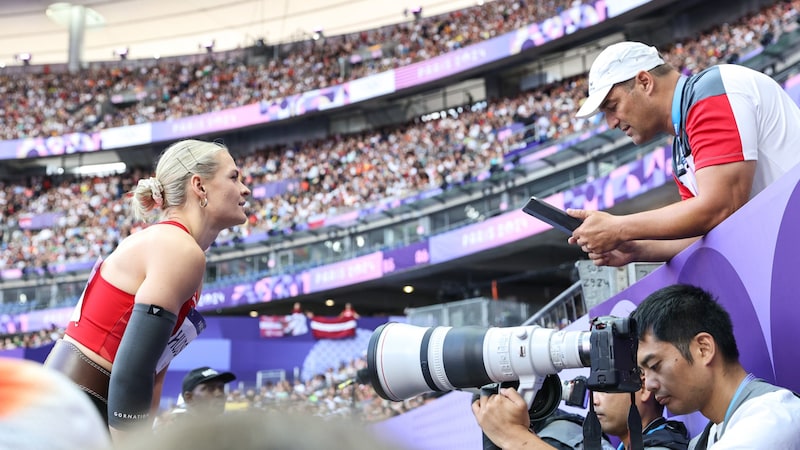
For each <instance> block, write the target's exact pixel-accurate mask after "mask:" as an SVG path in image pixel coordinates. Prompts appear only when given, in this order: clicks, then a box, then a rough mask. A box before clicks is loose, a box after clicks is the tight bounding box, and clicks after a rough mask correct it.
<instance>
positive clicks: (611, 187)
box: [564, 146, 672, 209]
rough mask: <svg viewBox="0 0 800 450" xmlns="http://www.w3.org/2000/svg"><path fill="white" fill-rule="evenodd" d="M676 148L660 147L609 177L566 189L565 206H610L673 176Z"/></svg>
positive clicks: (596, 207) (589, 207)
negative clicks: (673, 152)
mask: <svg viewBox="0 0 800 450" xmlns="http://www.w3.org/2000/svg"><path fill="white" fill-rule="evenodd" d="M671 155H672V148H671V147H667V146H663V147H658V148H656V149H655V150H653V151H652V152H650V153H648V154H647V155H645V156H644V157H642V158H641V159H639V160H636V161H634V162H631V163H629V164H625V165H624V166H620V167H618V168H616V169H614V170H613V171H612V172H611V173H610V174H608V175H607V176H605V177H602V178H598V179H596V180H594V181H592V182H589V183H585V184H581V185H579V186H575V187H573V188H571V189H568V190H566V191H564V207H565V208H577V209H609V208H611V207H613V206H614V205H616V204H617V203H620V202H622V201H625V200H629V199H631V198H633V197H636V196H637V195H639V194H643V193H644V192H646V191H648V190H650V189H653V188H656V187H659V186H662V185H664V183H667V182H669V181H671V180H672V159H671Z"/></svg>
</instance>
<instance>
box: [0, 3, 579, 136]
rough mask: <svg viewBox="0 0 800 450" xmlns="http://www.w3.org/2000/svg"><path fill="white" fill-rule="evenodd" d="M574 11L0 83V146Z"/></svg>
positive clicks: (496, 12) (459, 14)
mask: <svg viewBox="0 0 800 450" xmlns="http://www.w3.org/2000/svg"><path fill="white" fill-rule="evenodd" d="M580 3H581V1H580V0H553V1H550V2H545V3H544V4H541V3H539V2H536V3H534V2H520V1H518V0H496V1H491V2H486V3H483V4H481V5H480V6H474V7H471V8H468V9H464V10H458V11H453V12H450V13H447V14H442V15H438V16H434V17H422V16H420V18H419V19H416V20H413V18H412V20H409V21H408V22H403V23H398V24H395V25H391V26H386V27H381V28H377V29H372V30H364V31H361V32H357V33H351V34H345V35H339V36H330V37H323V38H322V39H319V40H314V39H303V40H301V41H297V42H292V43H287V44H281V45H279V52H278V54H279V55H277V56H272V57H271V58H270V59H269V60H267V61H264V62H262V63H257V64H247V63H246V62H245V60H244V59H243V57H241V56H235V57H232V58H230V59H225V58H224V57H221V58H215V57H214V56H213V55H211V56H209V57H208V58H207V59H206V60H205V61H202V62H197V63H190V64H186V63H185V62H183V61H180V60H179V61H175V60H174V59H172V60H170V61H166V60H164V61H152V62H149V63H144V64H143V63H142V62H139V63H135V62H133V61H130V62H128V63H127V64H123V63H120V64H119V65H117V66H111V67H106V66H99V67H96V68H91V69H86V73H83V74H81V76H75V75H74V74H70V73H65V72H60V73H55V72H53V71H51V70H43V71H41V72H33V73H29V74H25V76H19V75H17V74H10V75H4V74H0V92H2V94H3V97H4V100H3V101H2V104H3V108H2V109H3V110H4V113H3V114H2V115H0V130H2V134H0V138H1V139H17V138H26V137H42V136H50V135H53V134H55V135H62V134H65V133H70V132H76V131H80V132H88V131H96V130H100V129H104V128H110V127H120V126H127V125H133V124H137V123H146V122H154V121H165V120H171V119H177V118H181V117H187V116H192V115H197V114H202V113H207V112H211V111H219V110H223V109H227V108H233V107H237V106H242V105H246V104H250V103H255V102H259V101H262V100H273V99H278V98H283V97H286V96H288V95H292V94H299V93H303V92H307V91H310V90H313V89H318V88H323V87H327V86H331V85H336V84H341V83H343V82H346V81H348V80H352V79H356V78H360V77H364V76H367V75H371V74H375V73H378V72H382V71H385V70H388V69H392V68H397V67H402V66H405V65H409V64H412V63H415V62H418V61H422V60H425V59H429V58H431V57H434V56H437V55H440V54H442V53H445V52H448V51H452V50H455V49H458V48H462V47H465V46H468V45H470V44H474V43H476V42H480V41H483V40H486V39H490V38H492V37H495V36H497V35H499V34H503V33H506V32H509V31H512V30H515V29H517V28H520V27H522V26H524V25H526V24H529V23H531V22H539V21H541V20H544V19H546V18H549V17H553V16H555V15H557V14H558V13H560V12H561V11H563V10H564V9H565V8H568V7H570V6H574V5H578V4H580ZM362 54H364V55H369V56H365V57H361V56H360V55H362ZM124 94H130V95H133V96H134V97H135V98H138V99H139V101H138V102H135V104H134V105H132V106H131V105H128V104H124V105H123V104H119V103H117V102H113V101H112V99H113V98H114V97H115V96H119V95H124ZM115 105H117V106H119V107H117V106H115Z"/></svg>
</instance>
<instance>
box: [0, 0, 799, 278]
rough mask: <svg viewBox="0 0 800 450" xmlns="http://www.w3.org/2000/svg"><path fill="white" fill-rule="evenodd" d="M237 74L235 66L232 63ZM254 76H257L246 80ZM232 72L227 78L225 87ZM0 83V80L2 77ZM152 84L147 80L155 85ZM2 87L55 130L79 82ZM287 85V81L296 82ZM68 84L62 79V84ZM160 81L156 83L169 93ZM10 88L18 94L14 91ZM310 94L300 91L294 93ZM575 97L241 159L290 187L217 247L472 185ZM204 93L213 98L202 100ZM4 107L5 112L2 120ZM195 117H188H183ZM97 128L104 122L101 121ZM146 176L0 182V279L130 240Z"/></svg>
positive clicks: (695, 54)
mask: <svg viewBox="0 0 800 450" xmlns="http://www.w3.org/2000/svg"><path fill="white" fill-rule="evenodd" d="M566 4H567V3H563V4H561V6H556V4H555V3H553V5H552V8H555V9H554V10H558V8H559V7H563V6H564V5H566ZM501 5H510V6H507V7H506V8H507V9H508V10H509V11H517V12H515V13H514V14H513V15H510V16H509V17H513V18H514V23H515V24H517V23H519V24H521V23H526V22H530V20H531V19H530V17H533V16H528V15H522V14H523V13H522V12H518V11H519V10H520V9H521V10H524V11H528V10H531V8H530V7H520V6H519V5H517V7H514V6H513V5H515V3H507V2H503V1H498V2H490V3H487V4H486V5H484V6H483V7H481V8H492V9H486V10H484V9H480V11H482V13H481V14H488V15H495V14H498V13H497V10H496V8H500V7H501ZM490 11H491V12H490ZM798 11H800V0H792V1H780V2H777V3H775V4H774V5H772V6H770V7H766V8H764V9H763V10H762V11H761V12H759V13H758V14H751V15H748V16H746V17H743V18H742V19H741V20H740V21H738V22H737V23H735V24H723V25H719V26H717V27H715V28H713V29H712V30H710V31H708V32H706V33H704V34H702V35H700V36H699V37H697V38H695V39H690V40H686V41H683V42H679V43H676V44H675V45H673V46H672V48H669V49H664V52H665V57H666V59H667V61H668V62H670V63H671V64H673V65H674V66H676V67H679V68H681V69H682V70H684V71H685V72H695V71H698V70H700V69H702V68H704V67H707V66H710V65H713V64H716V63H720V62H726V61H737V60H738V58H740V57H742V56H743V55H746V54H748V53H749V52H751V51H752V50H754V49H758V48H761V47H762V46H764V45H767V44H769V43H770V42H773V41H774V40H775V39H777V38H778V37H779V36H780V34H781V33H783V32H786V31H790V30H794V29H795V28H796V27H797V19H798ZM526 14H527V13H526ZM530 14H533V13H532V12H531V13H530ZM450 16H452V17H461V18H462V19H463V20H467V21H469V20H471V19H470V18H469V17H466V16H471V14H466V13H464V12H463V11H462V12H457V13H452V14H451V15H450ZM450 16H448V17H450ZM499 17H502V14H500V16H499ZM430 20H434V19H433V18H432V19H430ZM453 20H455V19H453ZM423 22H424V21H421V22H419V23H423ZM398 26H399V27H404V26H409V25H408V24H406V25H398ZM415 26H417V25H415ZM365 33H366V36H367V37H365V38H364V39H366V40H367V41H369V40H370V39H377V37H375V36H383V35H387V34H386V33H388V32H381V33H378V32H375V33H371V32H365ZM435 36H441V34H437V33H434V34H432V35H431V36H430V37H429V39H431V43H430V44H426V46H425V47H426V48H427V47H431V46H433V45H434V43H436V42H439V43H441V41H442V39H441V38H435ZM342 39H344V38H342ZM437 39H438V40H437ZM326 42H327V41H326ZM459 42H462V44H466V43H468V42H473V41H472V40H468V39H462V40H461V41H459ZM449 47H453V46H452V45H444V48H449ZM428 56H430V55H428ZM409 58H410V57H409ZM412 59H413V58H412ZM295 63H296V64H288V65H281V67H284V66H285V67H289V68H291V67H300V66H302V65H303V63H302V60H298V61H295ZM393 64H394V63H393ZM396 64H399V62H398V63H396ZM220 67H223V66H220ZM236 67H239V68H242V66H241V65H240V64H239V65H237V66H236ZM242 69H243V70H246V71H247V70H250V69H253V70H255V68H249V69H248V68H246V67H244V68H242ZM114 70H117V71H119V74H118V75H119V76H120V77H123V78H124V77H125V76H127V75H123V72H122V71H123V69H114ZM154 70H156V72H159V71H160V69H154ZM170 70H173V71H177V72H180V73H181V74H182V75H180V76H178V78H177V79H178V80H184V81H186V80H189V79H190V78H191V76H192V74H191V72H192V70H194V69H193V68H191V67H188V66H187V67H182V68H178V67H177V66H176V67H175V68H173V69H170ZM170 70H167V72H169V71H170ZM208 70H209V73H211V72H215V71H217V70H221V71H222V72H220V73H219V74H218V75H223V73H224V71H225V70H226V69H224V67H223V68H222V69H219V68H216V67H211V66H209V68H208ZM235 70H238V69H235ZM256 72H258V70H255V71H254V72H253V73H256ZM230 75H231V73H230V72H228V73H227V74H225V75H224V76H223V78H225V77H229V76H230ZM215 76H216V75H215ZM2 77H6V75H0V78H2ZM43 77H44V78H43ZM48 77H50V78H48ZM53 77H55V78H53ZM59 77H64V78H63V80H62V81H63V82H64V83H66V84H63V86H62V84H61V83H62V81H54V80H57V79H60V78H59ZM159 77H160V75H159V76H156V77H155V78H154V79H155V80H159V79H160V78H159ZM10 78H12V77H10V76H9V79H6V80H3V83H0V86H2V87H0V89H4V90H6V92H5V93H6V94H8V95H7V96H4V100H2V102H3V104H4V105H5V106H4V107H3V108H2V109H4V110H5V114H3V115H2V118H0V120H13V119H12V118H13V117H14V116H18V117H19V118H21V120H23V121H28V120H33V119H31V118H36V119H35V120H34V121H35V122H37V123H39V124H40V125H42V126H43V125H44V124H46V123H55V122H58V123H60V124H62V126H69V120H68V119H66V118H65V117H60V116H59V114H60V113H59V114H55V116H53V117H56V116H59V118H57V119H53V118H50V119H47V118H45V117H44V116H46V115H47V114H46V113H45V111H50V112H53V111H58V110H59V109H63V107H64V105H66V104H67V103H69V102H71V101H72V100H68V99H67V98H66V97H69V96H65V95H64V93H65V92H70V93H78V92H82V91H81V89H80V88H77V87H76V86H74V85H71V84H70V83H77V82H78V81H77V80H78V78H77V77H67V76H66V75H63V74H61V75H57V74H50V75H43V74H29V75H28V76H27V77H24V78H19V76H16V78H14V79H10ZM212 78H213V77H212ZM234 78H235V77H234ZM290 78H297V77H296V74H295V75H294V76H293V77H290ZM68 79H71V80H72V81H64V80H68ZM44 80H46V81H44ZM80 80H84V81H85V82H87V83H96V84H97V85H99V84H104V86H102V88H101V87H97V86H94V88H96V90H95V91H91V93H89V94H81V95H95V94H97V93H98V92H100V91H101V90H103V91H108V90H109V89H111V90H113V89H115V88H112V86H113V85H112V84H109V82H108V80H104V79H103V78H102V77H95V76H94V75H92V76H89V77H81V78H80ZM90 80H91V81H90ZM161 81H163V80H161ZM161 81H156V82H155V84H163V85H165V86H167V85H170V84H171V82H166V81H165V82H163V83H162V82H161ZM179 82H180V81H179ZM186 82H187V83H188V84H192V83H194V82H189V81H186ZM131 83H133V84H135V83H134V82H132V81H131V82H125V83H123V84H126V85H127V84H131ZM13 86H16V88H13V89H12V88H11V87H13ZM59 86H62V87H59ZM226 86H227V87H228V88H234V87H235V89H236V92H234V91H230V95H228V94H225V95H221V96H220V97H226V98H228V97H231V98H232V97H236V98H243V97H247V96H248V95H251V93H252V91H254V89H253V85H251V84H248V83H240V82H233V83H229V84H227V85H226ZM310 86H311V85H308V86H304V87H303V89H308V88H310ZM196 87H198V89H199V91H202V92H217V91H215V90H214V89H215V87H214V83H213V82H212V83H211V85H209V86H205V84H203V83H200V84H196ZM59 92H60V93H59ZM187 92H188V91H187ZM585 92H586V79H585V77H584V76H579V77H575V78H570V79H566V80H560V81H557V82H555V83H552V84H549V85H546V86H540V87H538V88H535V89H533V90H531V91H527V92H522V93H520V94H519V95H517V96H515V97H513V98H504V99H491V100H489V101H487V102H479V103H476V104H472V105H464V107H463V108H461V109H460V111H453V112H451V114H449V115H448V116H446V117H443V118H439V119H437V120H429V121H422V120H415V121H414V122H412V123H408V124H405V125H402V126H398V127H395V128H393V129H389V130H371V131H365V132H362V133H359V134H355V135H347V136H331V137H329V138H325V139H321V140H314V141H307V142H302V143H299V144H294V145H278V146H274V147H270V148H264V149H262V150H260V151H257V152H255V153H254V154H251V155H241V156H240V158H239V161H237V163H238V164H239V165H240V167H242V168H243V174H244V176H245V182H246V184H248V185H250V186H254V185H258V184H262V183H271V182H278V181H285V180H296V181H297V182H298V183H297V188H296V189H291V190H288V191H287V192H285V193H283V194H281V195H276V196H273V197H268V198H260V199H251V204H250V219H249V221H248V223H246V224H245V225H243V226H241V227H238V228H237V229H235V230H234V231H233V232H229V233H222V234H220V239H219V240H218V243H220V244H222V245H224V244H225V243H226V242H235V241H236V240H237V239H240V238H242V237H245V236H248V235H250V234H252V233H263V232H267V233H282V232H284V231H286V230H292V229H293V228H295V227H297V226H298V225H299V224H305V223H307V222H308V221H309V220H313V219H314V218H315V217H318V216H320V215H327V216H334V215H336V214H337V213H343V212H347V211H350V210H355V209H360V208H364V207H367V206H370V205H372V204H374V203H375V202H377V201H379V200H381V199H385V198H402V197H406V196H409V195H412V194H414V193H418V192H420V191H424V190H426V189H431V188H447V187H450V186H455V185H458V184H460V183H467V182H470V181H472V180H474V179H476V177H478V176H479V175H481V174H485V173H487V172H491V171H492V170H495V169H497V168H498V167H501V166H502V163H503V161H504V159H505V158H506V157H507V156H508V153H509V152H510V151H512V150H514V149H516V148H519V147H520V146H521V145H525V144H526V142H528V143H529V142H534V143H535V142H545V141H548V140H552V139H556V138H558V137H560V136H564V135H568V134H570V133H573V132H576V131H581V130H584V129H586V128H588V127H592V126H594V125H595V123H594V122H586V121H584V120H582V119H576V118H575V117H574V112H575V110H576V108H577V107H578V106H579V101H580V100H581V99H582V98H583V97H584V95H585ZM23 93H24V94H23ZM19 95H23V98H17V97H18V96H19ZM214 96H216V94H212V97H214ZM62 97H64V98H62ZM54 98H57V99H60V100H58V101H57V103H58V102H60V103H59V104H60V105H61V106H59V107H56V106H54V104H53V99H54ZM249 101H251V99H248V100H247V102H249ZM196 102H197V104H202V106H203V110H202V112H208V111H210V110H213V109H215V108H227V107H231V106H235V103H236V102H239V100H236V101H234V102H233V103H228V102H222V103H220V102H217V101H215V100H214V99H213V98H212V99H204V100H196ZM192 103H195V101H194V100H189V99H184V100H181V101H178V102H174V101H168V102H167V103H165V104H164V105H163V107H164V108H165V109H164V111H171V110H170V108H171V107H172V106H174V107H175V108H177V109H176V110H175V111H174V112H164V114H166V115H165V116H163V117H161V118H159V117H157V116H147V117H145V116H141V117H140V119H141V120H162V119H164V118H169V117H179V116H180V115H182V114H184V113H185V112H186V111H181V108H182V106H180V105H187V104H192ZM245 103H246V102H245ZM173 104H174V105H173ZM30 108H34V109H33V110H31V109H30ZM12 110H14V111H15V112H13V113H12V112H11V111H12ZM195 113H197V111H191V112H188V114H195ZM3 118H4V119H3ZM40 119H41V120H40ZM138 120H139V119H135V120H132V121H130V122H129V123H134V122H136V121H138ZM594 120H598V119H597V118H595V119H594ZM65 124H66V125H65ZM512 124H523V125H526V126H527V127H528V128H527V129H526V131H525V132H524V133H518V134H513V135H511V136H508V135H507V133H504V131H505V130H508V127H509V126H511V125H512ZM101 126H113V125H112V124H111V123H105V122H103V123H102V125H101ZM0 129H4V130H8V129H17V130H18V131H20V134H16V135H14V136H22V135H29V134H28V131H23V130H24V129H25V126H24V125H22V126H21V125H20V124H16V125H14V124H11V123H5V124H4V125H3V126H2V127H0ZM43 130H44V128H42V129H41V130H40V131H39V133H45V134H46V133H51V132H59V133H60V132H66V131H70V130H69V129H68V128H64V129H59V130H48V131H47V132H45V131H43ZM6 137H13V136H6ZM232 150H234V151H235V149H232ZM150 170H151V169H150V168H130V169H129V170H128V171H127V172H126V173H125V174H122V175H119V174H118V175H110V176H102V177H91V178H69V177H59V178H50V177H37V178H35V179H28V180H25V181H19V180H16V181H11V180H8V181H0V270H5V269H19V270H21V271H23V273H25V272H26V271H33V270H37V271H38V270H42V269H44V271H45V272H46V269H47V267H48V266H49V265H53V264H62V263H68V262H74V261H87V260H94V259H96V258H97V257H98V256H100V255H103V254H107V253H109V252H110V250H111V249H113V248H114V247H115V245H116V243H117V242H118V241H119V240H120V239H121V238H123V237H125V236H127V235H129V234H130V233H133V232H135V231H136V230H137V227H138V226H140V225H137V224H134V223H132V222H131V221H130V219H129V217H130V215H129V214H127V211H126V209H127V208H128V205H127V202H126V198H125V193H126V192H128V191H129V190H130V189H131V188H132V187H133V184H134V183H135V182H136V180H138V179H140V178H142V177H144V176H149V171H150ZM53 212H56V213H57V214H58V216H57V218H56V219H55V221H54V222H53V224H52V226H48V227H44V228H42V229H32V228H29V227H26V226H25V225H24V221H25V218H26V217H30V216H31V215H41V214H46V213H53Z"/></svg>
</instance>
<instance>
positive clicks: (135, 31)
mask: <svg viewBox="0 0 800 450" xmlns="http://www.w3.org/2000/svg"><path fill="white" fill-rule="evenodd" d="M477 1H478V0H302V1H300V0H169V1H165V0H72V1H71V2H70V3H71V4H73V5H81V6H85V7H86V8H89V9H90V10H91V14H90V16H89V18H88V22H92V23H97V24H98V25H97V26H95V27H93V28H91V29H87V31H86V33H85V35H84V51H83V59H84V60H85V61H111V60H114V59H117V56H116V53H115V52H117V51H118V50H119V49H121V48H127V49H128V51H129V53H128V58H129V59H143V58H152V57H153V56H154V55H159V56H174V55H186V54H198V53H202V52H205V49H204V48H203V43H204V42H207V41H209V40H213V41H214V50H232V49H235V48H241V47H249V46H251V45H253V44H254V43H255V42H256V41H257V40H258V39H264V41H265V42H266V43H267V44H274V43H278V42H288V41H296V40H300V39H304V38H310V36H311V35H312V33H313V32H314V31H316V30H318V29H322V30H324V33H325V34H327V35H328V36H333V35H339V34H344V33H349V32H353V31H358V30H364V29H371V28H376V27H379V26H383V25H389V24H393V23H399V22H403V21H408V20H411V19H412V18H413V14H411V11H412V10H413V9H414V8H417V7H422V8H423V9H422V15H423V16H431V15H437V14H442V13H445V12H448V11H453V10H457V9H462V8H466V7H469V6H472V5H474V4H475V3H476V2H477ZM53 3H56V2H55V1H53V0H3V1H2V2H0V63H1V64H5V65H19V64H21V62H20V61H18V60H17V59H16V58H15V56H16V55H17V54H19V53H30V54H31V55H32V59H31V64H45V63H46V64H55V63H66V62H67V61H68V54H69V53H68V49H69V31H68V27H66V26H64V25H63V24H64V23H68V18H65V19H62V20H61V24H59V23H57V22H58V20H57V19H54V18H51V17H48V15H47V14H46V10H47V9H48V6H51V5H52V4H53ZM51 16H52V14H51Z"/></svg>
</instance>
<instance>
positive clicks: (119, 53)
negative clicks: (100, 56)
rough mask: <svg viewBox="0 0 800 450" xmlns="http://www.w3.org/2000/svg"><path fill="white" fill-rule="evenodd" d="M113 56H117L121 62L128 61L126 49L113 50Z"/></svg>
mask: <svg viewBox="0 0 800 450" xmlns="http://www.w3.org/2000/svg"><path fill="white" fill-rule="evenodd" d="M114 55H116V56H118V57H119V59H122V60H125V59H128V47H120V48H118V49H116V50H114Z"/></svg>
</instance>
